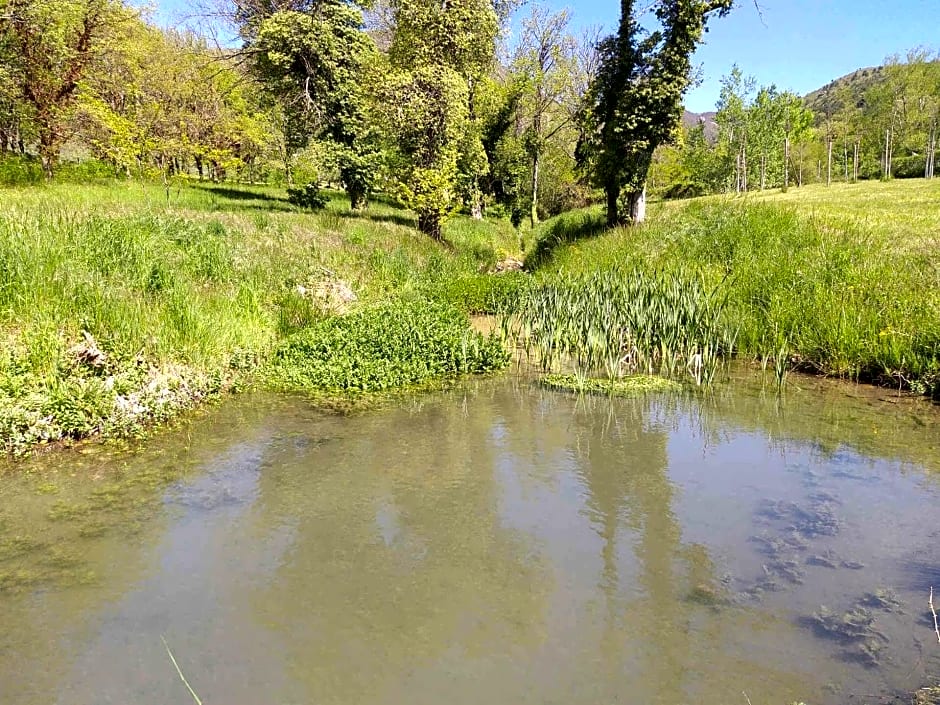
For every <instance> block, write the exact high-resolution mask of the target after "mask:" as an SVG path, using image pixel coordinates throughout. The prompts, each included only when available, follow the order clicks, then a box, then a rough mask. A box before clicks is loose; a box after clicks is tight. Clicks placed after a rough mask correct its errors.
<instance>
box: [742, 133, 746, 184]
mask: <svg viewBox="0 0 940 705" xmlns="http://www.w3.org/2000/svg"><path fill="white" fill-rule="evenodd" d="M741 190H742V191H744V192H745V193H747V141H744V142H742V143H741Z"/></svg>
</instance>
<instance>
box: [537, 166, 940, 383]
mask: <svg viewBox="0 0 940 705" xmlns="http://www.w3.org/2000/svg"><path fill="white" fill-rule="evenodd" d="M938 204H940V181H935V182H922V181H917V182H914V181H909V182H892V183H887V184H883V183H863V184H853V185H842V186H838V187H836V186H834V187H832V188H831V189H829V190H826V189H824V188H822V187H817V188H812V189H811V188H807V189H802V190H796V189H791V191H790V192H788V193H787V194H771V193H767V194H762V195H750V196H748V197H747V198H730V197H724V198H717V197H712V198H703V199H697V200H694V201H690V202H684V203H664V204H657V205H656V206H655V208H653V210H652V215H651V218H650V220H649V222H648V223H647V224H646V225H644V226H642V227H639V228H634V229H621V230H613V231H609V232H604V231H603V228H602V227H601V223H600V216H601V214H600V211H598V210H587V211H578V212H573V213H569V214H566V215H563V216H560V217H559V218H557V219H555V220H554V221H550V222H548V223H546V224H545V225H544V227H543V229H542V231H541V232H542V235H541V239H540V242H539V244H537V245H536V247H535V248H534V249H533V251H532V252H530V253H529V256H528V258H527V264H528V265H529V266H530V267H532V268H534V269H536V270H537V273H538V279H540V280H542V281H543V282H547V283H550V284H552V285H556V284H557V283H558V282H559V281H561V282H565V283H569V284H570V283H574V284H576V285H577V283H578V282H586V281H589V280H590V278H591V277H592V276H595V275H596V273H598V272H607V271H611V270H614V269H619V270H621V271H631V270H632V271H636V272H639V273H641V274H644V273H645V274H650V275H652V274H655V275H656V276H661V275H663V274H665V275H667V276H676V277H681V278H684V279H699V280H701V282H702V283H703V284H704V289H705V290H706V291H709V292H712V294H713V295H714V298H715V299H717V300H719V301H720V302H721V306H722V309H723V312H722V321H721V328H722V329H723V331H724V333H723V334H722V336H720V337H722V338H724V339H732V338H733V339H734V340H735V346H734V351H733V352H734V354H735V355H736V356H739V357H746V358H751V359H758V360H761V361H764V362H766V363H769V364H771V365H776V364H780V365H781V368H783V367H785V368H786V369H788V370H792V369H795V370H799V371H804V372H810V373H821V374H825V375H831V376H835V377H840V378H845V379H853V380H858V381H864V382H873V383H876V384H883V385H886V386H892V387H895V388H901V389H907V390H911V391H914V392H917V393H925V394H933V395H934V396H935V397H937V396H938V395H940V254H938V253H940V206H938Z"/></svg>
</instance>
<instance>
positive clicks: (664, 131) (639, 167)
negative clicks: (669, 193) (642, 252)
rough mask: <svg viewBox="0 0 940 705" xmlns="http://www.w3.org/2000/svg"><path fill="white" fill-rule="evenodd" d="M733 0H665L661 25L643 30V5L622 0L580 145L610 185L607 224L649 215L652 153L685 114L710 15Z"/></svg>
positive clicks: (659, 8) (659, 12)
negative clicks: (693, 60)
mask: <svg viewBox="0 0 940 705" xmlns="http://www.w3.org/2000/svg"><path fill="white" fill-rule="evenodd" d="M732 5H733V0H660V1H659V2H656V3H655V10H654V12H655V16H656V18H657V20H658V22H659V24H660V26H661V28H660V29H659V30H658V31H655V32H653V33H652V34H645V33H644V32H643V30H642V28H641V26H640V23H639V20H638V4H637V3H636V2H634V0H621V3H620V25H619V28H618V31H617V34H615V35H613V36H611V37H608V38H607V39H605V40H604V41H603V42H602V43H601V46H600V54H601V61H600V69H599V71H598V75H597V78H596V79H595V81H594V82H593V83H592V85H591V89H590V91H589V94H588V100H587V107H586V109H585V111H584V113H583V116H584V117H583V119H584V120H585V122H586V123H587V124H588V125H589V130H588V138H587V140H586V142H585V143H584V144H582V146H581V150H580V154H581V155H582V160H583V161H584V162H586V163H588V164H590V166H591V168H592V172H593V176H594V179H595V182H596V183H597V184H598V185H599V186H601V187H602V188H603V189H604V192H605V196H606V201H607V222H608V224H609V225H611V226H614V225H622V224H626V223H630V222H633V223H639V222H641V221H643V220H644V218H645V215H646V177H647V173H648V171H649V167H650V163H651V162H652V158H653V153H654V151H655V150H656V147H658V146H659V145H660V144H662V143H663V142H665V141H666V140H668V139H669V137H670V136H671V135H672V134H673V132H674V130H675V129H676V127H677V125H678V121H679V119H680V117H681V113H682V98H683V96H684V94H685V91H686V89H687V88H688V86H689V82H690V69H691V63H690V62H691V56H692V52H693V51H694V50H695V48H696V46H697V45H698V43H699V42H700V41H701V39H702V35H703V33H704V32H705V29H706V24H707V22H708V20H709V18H710V17H711V16H712V15H715V14H717V15H725V14H727V13H728V12H729V11H730V10H731V7H732Z"/></svg>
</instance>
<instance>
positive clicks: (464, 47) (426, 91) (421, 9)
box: [379, 0, 499, 240]
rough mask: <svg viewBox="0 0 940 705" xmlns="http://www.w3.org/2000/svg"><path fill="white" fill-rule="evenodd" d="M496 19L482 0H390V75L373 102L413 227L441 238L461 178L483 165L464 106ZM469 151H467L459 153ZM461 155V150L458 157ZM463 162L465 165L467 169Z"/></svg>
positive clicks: (473, 176)
mask: <svg viewBox="0 0 940 705" xmlns="http://www.w3.org/2000/svg"><path fill="white" fill-rule="evenodd" d="M498 27H499V19H498V16H497V13H496V11H495V10H494V9H493V6H492V4H491V3H490V2H489V1H488V0H450V1H449V2H445V3H441V2H439V1H438V0H396V3H395V30H394V37H393V39H392V45H391V48H390V50H389V63H390V66H389V68H390V72H389V73H390V75H389V77H388V79H387V81H386V83H385V85H384V86H383V87H382V88H381V89H380V91H379V103H380V105H381V106H382V109H383V111H384V112H385V116H386V119H387V121H388V123H389V124H390V126H391V128H392V129H391V135H390V136H391V137H392V140H391V144H390V145H389V147H390V154H391V166H392V171H393V173H394V175H395V178H396V180H397V182H398V190H399V194H400V195H401V197H402V199H403V200H404V202H405V203H406V204H407V205H408V206H409V207H410V208H412V209H413V210H414V211H415V212H417V214H418V228H419V229H420V230H421V232H423V233H425V234H427V235H430V236H431V237H432V238H434V239H435V240H442V239H443V235H442V231H441V227H442V225H443V222H444V220H445V219H446V217H447V215H448V214H449V213H450V212H451V211H452V210H453V209H454V208H455V207H456V206H457V205H458V204H459V198H458V196H459V186H460V181H461V171H460V167H461V166H462V167H463V168H464V169H465V171H464V172H463V174H462V180H463V182H464V186H465V189H466V182H467V181H468V180H469V181H470V182H471V184H473V185H472V186H471V187H470V190H473V191H476V190H477V188H476V186H475V183H476V181H477V180H478V178H479V176H480V173H481V172H482V171H483V169H484V168H485V165H484V164H482V163H481V159H480V155H484V156H485V151H484V150H483V148H482V145H481V144H480V138H481V136H482V131H481V130H480V129H478V125H477V124H475V120H474V117H473V114H472V111H471V106H472V105H473V101H474V94H475V91H476V90H477V87H478V84H479V82H480V80H481V79H482V77H483V76H484V75H485V74H486V72H487V71H488V69H489V68H490V66H491V64H492V61H493V57H494V54H495V51H496V35H497V31H498ZM467 155H470V158H469V159H468V158H466V157H467ZM462 157H464V158H463V159H462ZM467 170H469V171H467Z"/></svg>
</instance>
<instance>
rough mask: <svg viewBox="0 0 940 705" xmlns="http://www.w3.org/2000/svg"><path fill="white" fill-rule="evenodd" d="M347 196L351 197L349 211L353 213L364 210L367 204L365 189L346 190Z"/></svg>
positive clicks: (351, 187) (352, 188)
mask: <svg viewBox="0 0 940 705" xmlns="http://www.w3.org/2000/svg"><path fill="white" fill-rule="evenodd" d="M346 195H347V196H349V209H350V210H353V211H361V210H364V209H365V207H366V204H367V201H368V199H367V196H366V192H365V189H362V188H357V187H355V186H350V187H347V188H346Z"/></svg>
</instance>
